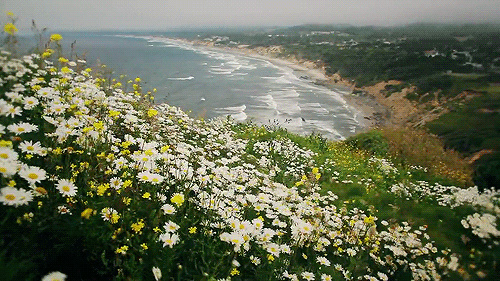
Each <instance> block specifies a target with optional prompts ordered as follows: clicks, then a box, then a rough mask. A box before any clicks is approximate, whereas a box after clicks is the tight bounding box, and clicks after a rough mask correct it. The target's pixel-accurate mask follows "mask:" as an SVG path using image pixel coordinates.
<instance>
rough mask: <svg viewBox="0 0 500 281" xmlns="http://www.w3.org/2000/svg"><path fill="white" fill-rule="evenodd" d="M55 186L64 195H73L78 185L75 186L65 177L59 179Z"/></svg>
mask: <svg viewBox="0 0 500 281" xmlns="http://www.w3.org/2000/svg"><path fill="white" fill-rule="evenodd" d="M56 188H57V190H59V192H60V193H61V194H62V196H64V197H72V196H75V195H76V193H77V192H78V187H77V186H75V184H74V183H73V182H72V181H70V180H66V179H61V180H59V181H58V182H57V184H56Z"/></svg>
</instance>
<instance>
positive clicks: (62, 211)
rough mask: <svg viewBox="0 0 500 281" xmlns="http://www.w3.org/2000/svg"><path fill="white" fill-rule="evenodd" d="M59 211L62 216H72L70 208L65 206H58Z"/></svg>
mask: <svg viewBox="0 0 500 281" xmlns="http://www.w3.org/2000/svg"><path fill="white" fill-rule="evenodd" d="M57 211H58V212H59V214H61V215H65V214H68V215H71V211H70V210H69V209H68V207H66V206H64V205H61V206H57Z"/></svg>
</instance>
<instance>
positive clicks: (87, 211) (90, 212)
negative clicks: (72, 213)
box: [81, 208, 94, 219]
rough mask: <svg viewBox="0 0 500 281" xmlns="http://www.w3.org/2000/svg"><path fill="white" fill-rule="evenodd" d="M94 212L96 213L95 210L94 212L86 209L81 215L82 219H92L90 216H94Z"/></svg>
mask: <svg viewBox="0 0 500 281" xmlns="http://www.w3.org/2000/svg"><path fill="white" fill-rule="evenodd" d="M93 211H94V210H92V209H91V208H87V209H85V210H84V211H83V212H82V214H81V216H82V218H84V219H89V218H90V215H92V212H93Z"/></svg>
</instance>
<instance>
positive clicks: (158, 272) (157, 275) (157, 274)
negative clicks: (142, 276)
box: [152, 266, 161, 281]
mask: <svg viewBox="0 0 500 281" xmlns="http://www.w3.org/2000/svg"><path fill="white" fill-rule="evenodd" d="M152 271H153V275H154V276H155V280H156V281H158V280H160V279H161V270H160V269H159V268H158V267H156V266H153V268H152Z"/></svg>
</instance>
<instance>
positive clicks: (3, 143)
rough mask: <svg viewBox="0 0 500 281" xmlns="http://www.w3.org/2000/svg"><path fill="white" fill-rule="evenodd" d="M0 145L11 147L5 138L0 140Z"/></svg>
mask: <svg viewBox="0 0 500 281" xmlns="http://www.w3.org/2000/svg"><path fill="white" fill-rule="evenodd" d="M0 147H12V142H11V141H6V140H0Z"/></svg>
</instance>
